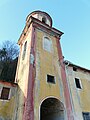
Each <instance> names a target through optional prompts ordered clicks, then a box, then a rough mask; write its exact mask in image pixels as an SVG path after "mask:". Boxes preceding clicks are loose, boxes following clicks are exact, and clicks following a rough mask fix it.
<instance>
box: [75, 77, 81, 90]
mask: <svg viewBox="0 0 90 120" xmlns="http://www.w3.org/2000/svg"><path fill="white" fill-rule="evenodd" d="M75 83H76V87H77V88H79V89H81V88H82V87H81V84H80V80H79V79H78V78H75Z"/></svg>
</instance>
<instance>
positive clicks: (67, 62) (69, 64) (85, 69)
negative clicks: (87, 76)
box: [64, 60, 90, 72]
mask: <svg viewBox="0 0 90 120" xmlns="http://www.w3.org/2000/svg"><path fill="white" fill-rule="evenodd" d="M64 63H65V65H68V66H72V67H76V68H79V69H81V70H83V71H87V72H90V70H89V69H87V68H84V67H82V66H79V65H76V64H73V63H72V62H70V61H68V60H65V61H64Z"/></svg>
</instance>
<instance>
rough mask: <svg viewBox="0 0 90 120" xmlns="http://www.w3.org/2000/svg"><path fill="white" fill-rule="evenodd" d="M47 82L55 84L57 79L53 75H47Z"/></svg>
mask: <svg viewBox="0 0 90 120" xmlns="http://www.w3.org/2000/svg"><path fill="white" fill-rule="evenodd" d="M47 82H49V83H53V84H55V77H54V76H52V75H47Z"/></svg>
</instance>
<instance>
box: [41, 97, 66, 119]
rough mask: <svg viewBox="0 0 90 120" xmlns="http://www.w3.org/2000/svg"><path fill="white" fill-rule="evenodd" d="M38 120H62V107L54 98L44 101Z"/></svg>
mask: <svg viewBox="0 0 90 120" xmlns="http://www.w3.org/2000/svg"><path fill="white" fill-rule="evenodd" d="M40 120H64V105H63V103H62V102H60V101H59V100H58V99H56V98H52V97H50V98H47V99H45V100H44V101H43V102H42V104H41V108H40Z"/></svg>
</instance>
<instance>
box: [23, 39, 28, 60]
mask: <svg viewBox="0 0 90 120" xmlns="http://www.w3.org/2000/svg"><path fill="white" fill-rule="evenodd" d="M26 48H27V41H26V42H25V44H24V49H23V55H22V59H23V60H24V58H25V54H26Z"/></svg>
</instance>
